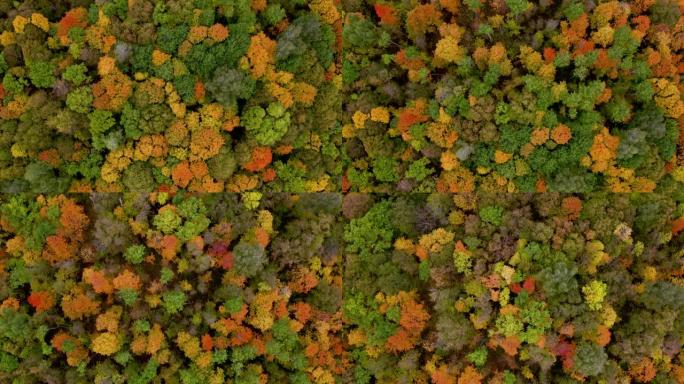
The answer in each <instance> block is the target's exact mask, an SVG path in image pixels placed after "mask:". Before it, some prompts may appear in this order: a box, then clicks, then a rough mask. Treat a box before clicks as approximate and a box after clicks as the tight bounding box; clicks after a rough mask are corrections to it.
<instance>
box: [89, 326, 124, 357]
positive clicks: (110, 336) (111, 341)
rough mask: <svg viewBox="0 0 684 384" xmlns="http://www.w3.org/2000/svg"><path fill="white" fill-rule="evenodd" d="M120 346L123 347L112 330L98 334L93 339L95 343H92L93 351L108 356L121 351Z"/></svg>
mask: <svg viewBox="0 0 684 384" xmlns="http://www.w3.org/2000/svg"><path fill="white" fill-rule="evenodd" d="M119 348H121V346H120V345H119V340H118V338H117V336H116V334H114V333H112V332H105V333H101V334H99V335H97V336H96V337H95V338H94V339H93V344H92V345H91V349H92V350H93V352H95V353H98V354H100V355H106V356H109V355H113V354H115V353H116V352H118V351H119Z"/></svg>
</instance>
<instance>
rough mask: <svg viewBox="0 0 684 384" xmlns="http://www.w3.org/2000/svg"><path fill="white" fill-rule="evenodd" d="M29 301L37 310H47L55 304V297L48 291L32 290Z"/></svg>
mask: <svg viewBox="0 0 684 384" xmlns="http://www.w3.org/2000/svg"><path fill="white" fill-rule="evenodd" d="M27 301H28V303H29V304H31V306H32V307H33V308H35V309H36V312H43V311H47V310H49V309H50V308H52V307H53V306H54V305H55V297H54V296H53V295H52V293H50V292H48V291H34V292H31V294H30V295H29V297H28V298H27Z"/></svg>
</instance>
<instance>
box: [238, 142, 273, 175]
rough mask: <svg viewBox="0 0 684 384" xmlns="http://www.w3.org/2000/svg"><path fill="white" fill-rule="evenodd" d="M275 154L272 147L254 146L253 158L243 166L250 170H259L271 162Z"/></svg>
mask: <svg viewBox="0 0 684 384" xmlns="http://www.w3.org/2000/svg"><path fill="white" fill-rule="evenodd" d="M272 159H273V154H272V153H271V148H270V147H254V148H253V149H252V159H251V161H250V162H249V163H247V164H245V165H244V166H243V167H244V168H245V169H246V170H248V171H250V172H257V171H260V170H262V169H264V168H266V166H267V165H269V164H271V160H272Z"/></svg>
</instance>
